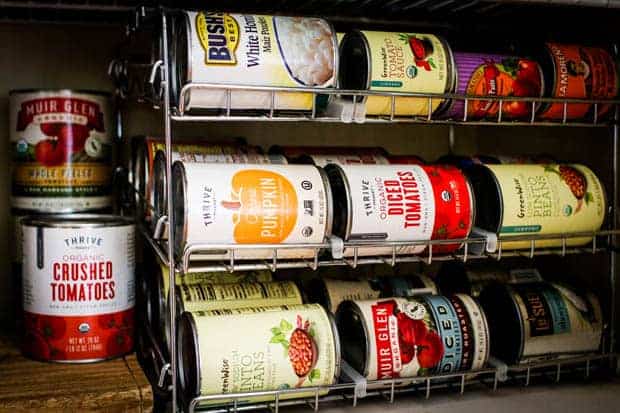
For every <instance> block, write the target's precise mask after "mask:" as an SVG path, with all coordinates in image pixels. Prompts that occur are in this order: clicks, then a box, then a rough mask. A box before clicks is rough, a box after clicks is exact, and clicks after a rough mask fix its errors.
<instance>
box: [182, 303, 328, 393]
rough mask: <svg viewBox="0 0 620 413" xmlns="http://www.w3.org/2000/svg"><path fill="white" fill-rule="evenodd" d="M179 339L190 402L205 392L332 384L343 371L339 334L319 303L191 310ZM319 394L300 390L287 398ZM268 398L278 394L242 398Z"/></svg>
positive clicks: (183, 324)
mask: <svg viewBox="0 0 620 413" xmlns="http://www.w3.org/2000/svg"><path fill="white" fill-rule="evenodd" d="M213 313H215V314H217V313H220V314H222V315H213ZM178 337H179V340H178V343H179V348H180V351H179V363H178V366H179V380H178V383H179V386H180V393H181V395H182V397H183V398H184V399H186V400H190V399H191V398H193V397H196V396H199V395H209V394H227V393H243V392H253V391H261V390H276V389H288V388H290V389H294V388H303V387H308V386H326V385H330V384H333V383H335V382H336V379H337V377H338V374H339V370H340V348H339V341H338V333H337V330H336V328H335V325H334V323H333V319H332V318H331V316H329V315H328V314H327V312H326V311H325V310H324V309H323V308H322V307H321V306H319V305H318V304H309V305H301V306H290V307H284V308H279V307H271V308H266V309H264V311H261V310H260V309H256V310H252V309H245V310H239V311H237V310H232V311H228V312H227V311H215V312H211V313H210V314H209V313H187V312H186V313H184V314H183V316H182V317H181V320H180V323H179V331H178ZM326 393H327V390H322V391H320V392H319V394H326ZM314 394H315V392H314V391H309V392H307V393H304V392H300V393H294V394H291V395H286V396H281V399H284V398H296V397H297V398H299V397H302V398H303V397H311V396H313V395H314ZM265 400H273V396H255V397H246V398H241V399H239V400H238V402H240V403H242V402H247V401H252V402H258V401H265ZM229 401H230V400H226V399H225V400H219V401H211V402H210V404H217V403H220V404H222V403H227V402H229ZM205 403H206V404H208V403H209V402H205Z"/></svg>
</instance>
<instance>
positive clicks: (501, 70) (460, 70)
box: [445, 52, 543, 119]
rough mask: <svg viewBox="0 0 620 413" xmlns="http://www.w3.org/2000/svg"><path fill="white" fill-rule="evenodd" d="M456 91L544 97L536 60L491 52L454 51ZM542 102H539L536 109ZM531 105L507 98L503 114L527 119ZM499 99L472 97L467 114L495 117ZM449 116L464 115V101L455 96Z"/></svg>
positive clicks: (462, 116)
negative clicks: (475, 98) (477, 98)
mask: <svg viewBox="0 0 620 413" xmlns="http://www.w3.org/2000/svg"><path fill="white" fill-rule="evenodd" d="M454 61H455V63H456V78H457V87H456V93H460V94H463V95H475V96H519V97H541V96H542V95H543V75H542V70H541V68H540V66H539V65H538V63H536V62H535V61H533V60H529V59H525V58H521V57H515V56H505V55H496V54H488V53H463V52H455V53H454ZM538 106H539V104H537V105H536V107H535V109H536V108H537V107H538ZM531 113H532V105H531V104H530V103H528V102H524V101H504V102H503V103H502V116H503V117H504V118H508V119H524V118H528V117H529V116H531ZM498 114H499V101H498V100H492V101H491V100H469V101H468V102H467V116H468V117H469V118H473V119H483V118H496V117H497V116H498ZM445 115H446V117H450V118H455V119H463V118H464V115H465V101H464V100H462V99H455V100H453V101H452V104H451V106H450V108H449V109H448V110H447V111H446V113H445Z"/></svg>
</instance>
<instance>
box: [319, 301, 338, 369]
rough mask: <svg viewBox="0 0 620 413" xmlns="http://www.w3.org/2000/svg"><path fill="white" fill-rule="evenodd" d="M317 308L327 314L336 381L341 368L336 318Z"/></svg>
mask: <svg viewBox="0 0 620 413" xmlns="http://www.w3.org/2000/svg"><path fill="white" fill-rule="evenodd" d="M317 306H318V307H319V308H320V309H322V310H323V311H324V312H325V314H327V320H328V322H329V326H330V327H331V330H332V336H333V337H334V381H337V380H338V378H339V377H340V369H341V368H342V350H341V348H340V334H339V333H338V326H337V325H336V318H335V317H334V315H333V314H332V313H331V312H329V311H327V310H325V309H324V308H323V307H321V306H320V305H319V304H317Z"/></svg>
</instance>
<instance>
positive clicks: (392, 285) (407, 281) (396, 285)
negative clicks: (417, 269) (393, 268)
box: [382, 274, 439, 297]
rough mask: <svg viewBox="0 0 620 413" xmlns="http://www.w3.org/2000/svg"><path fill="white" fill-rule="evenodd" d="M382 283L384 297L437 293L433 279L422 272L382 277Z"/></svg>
mask: <svg viewBox="0 0 620 413" xmlns="http://www.w3.org/2000/svg"><path fill="white" fill-rule="evenodd" d="M382 284H383V288H382V290H383V295H384V296H385V297H415V296H418V295H425V294H430V295H437V294H439V291H438V290H437V285H436V284H435V281H433V280H432V279H431V278H430V277H427V276H426V275H424V274H411V275H407V276H398V277H384V278H383V279H382Z"/></svg>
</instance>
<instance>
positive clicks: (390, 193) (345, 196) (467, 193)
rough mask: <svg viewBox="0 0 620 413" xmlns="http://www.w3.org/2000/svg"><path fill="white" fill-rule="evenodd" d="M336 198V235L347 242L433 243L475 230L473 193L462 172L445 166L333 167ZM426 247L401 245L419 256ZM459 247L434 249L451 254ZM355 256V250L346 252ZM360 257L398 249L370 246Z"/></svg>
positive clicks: (400, 250)
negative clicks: (432, 241) (435, 240)
mask: <svg viewBox="0 0 620 413" xmlns="http://www.w3.org/2000/svg"><path fill="white" fill-rule="evenodd" d="M325 171H326V172H327V174H328V176H329V179H330V184H331V187H332V194H333V197H334V224H333V232H334V235H336V236H338V237H340V238H342V239H343V240H344V241H371V242H378V243H380V242H382V241H412V242H413V241H429V240H431V239H459V238H466V237H467V236H468V235H469V233H470V231H471V229H472V226H473V220H474V203H473V195H472V191H471V188H470V187H469V183H468V181H467V178H465V176H464V175H463V174H462V172H460V171H459V170H458V169H457V168H455V167H452V166H440V165H429V166H420V165H363V166H360V165H333V164H332V165H328V166H327V167H326V168H325ZM425 248H426V246H425V245H415V246H405V247H397V248H396V253H397V254H419V253H421V252H423V251H424V250H425ZM458 248H459V244H453V245H452V244H449V245H441V246H434V247H433V252H440V253H444V252H451V251H455V250H456V249H458ZM344 254H345V255H346V256H352V255H354V254H355V251H354V248H345V250H344ZM357 254H358V255H391V254H392V247H364V246H361V247H359V248H358V251H357Z"/></svg>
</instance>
